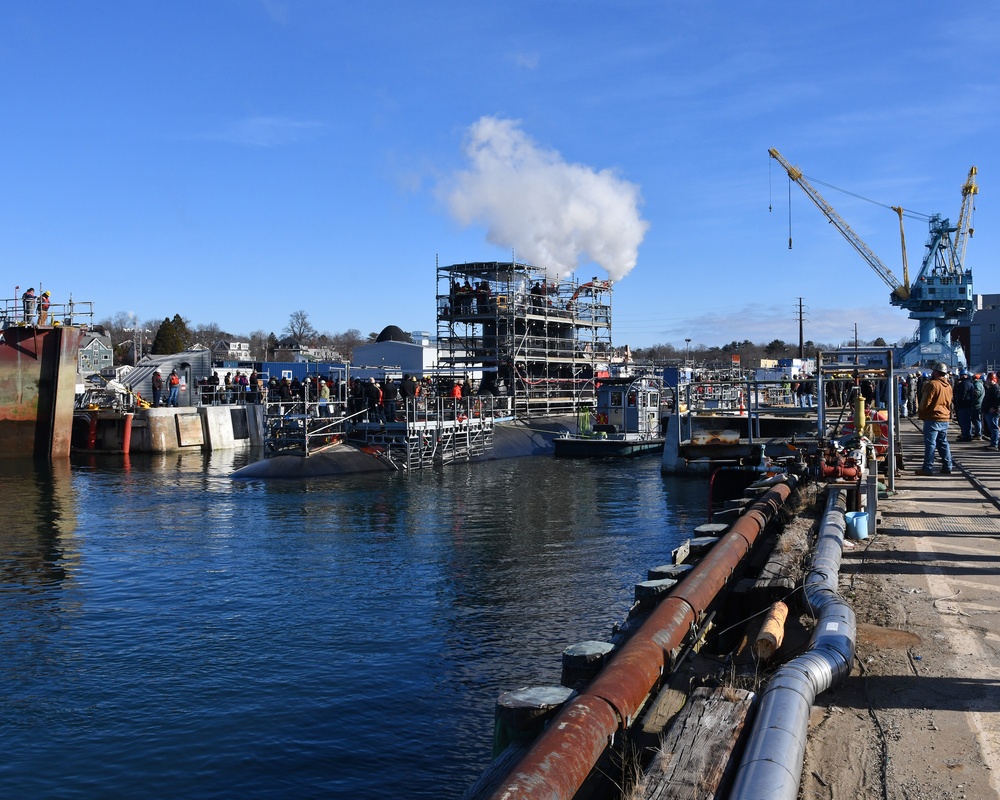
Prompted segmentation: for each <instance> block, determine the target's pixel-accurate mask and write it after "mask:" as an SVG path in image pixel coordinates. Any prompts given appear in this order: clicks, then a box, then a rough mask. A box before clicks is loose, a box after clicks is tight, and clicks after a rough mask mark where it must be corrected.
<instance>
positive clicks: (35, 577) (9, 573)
mask: <svg viewBox="0 0 1000 800" xmlns="http://www.w3.org/2000/svg"><path fill="white" fill-rule="evenodd" d="M0 495H2V496H3V497H4V498H5V502H4V520H3V525H2V526H0V582H2V583H3V584H8V583H15V584H21V585H28V586H30V585H38V586H49V585H53V584H61V583H62V582H63V581H65V580H66V578H67V573H68V571H69V570H68V564H70V563H72V562H73V561H75V560H76V559H77V558H78V556H79V553H78V552H77V542H76V541H75V532H76V528H77V511H76V498H75V493H74V489H73V483H72V474H71V470H70V465H69V464H68V463H67V462H66V461H64V460H63V461H57V462H56V463H55V464H52V465H49V464H45V463H41V462H38V461H32V460H18V461H9V460H0Z"/></svg>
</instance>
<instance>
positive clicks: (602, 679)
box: [491, 477, 795, 800]
mask: <svg viewBox="0 0 1000 800" xmlns="http://www.w3.org/2000/svg"><path fill="white" fill-rule="evenodd" d="M794 482H795V479H794V477H793V478H791V479H790V482H788V483H779V484H776V485H775V486H774V487H772V488H771V489H770V490H769V491H768V492H767V493H766V494H764V495H763V496H762V497H760V498H759V499H758V500H756V501H755V502H754V503H752V504H751V505H750V506H748V508H747V510H746V511H745V512H744V513H743V515H742V516H740V518H739V519H737V520H736V522H735V523H733V526H732V527H731V528H730V529H729V531H728V532H727V533H726V534H725V535H724V536H723V537H722V538H721V539H720V540H719V542H718V543H717V544H716V545H715V546H714V547H713V548H712V549H711V550H710V551H709V553H708V555H706V556H705V557H704V558H703V559H702V560H701V561H700V562H699V563H698V564H697V565H696V566H695V567H694V569H692V570H691V572H690V573H688V575H687V576H686V577H685V578H684V580H682V581H681V582H680V583H679V584H678V585H677V587H675V589H674V590H673V591H672V592H671V593H670V594H669V595H668V596H667V597H666V598H665V599H664V600H663V601H661V602H660V603H659V605H657V607H656V608H655V609H654V610H653V612H652V613H651V614H650V616H649V619H647V620H646V621H645V622H644V623H643V624H642V626H641V627H640V628H639V630H637V631H636V632H635V633H634V634H633V635H632V637H631V638H630V639H629V640H628V641H627V642H626V643H625V645H623V646H622V648H621V649H620V650H619V651H618V652H617V653H616V654H615V655H614V657H613V658H612V659H611V661H610V662H609V663H608V665H607V666H606V667H605V668H604V669H603V670H602V671H601V673H600V674H599V675H598V676H597V677H596V678H594V680H593V681H591V683H590V684H589V685H588V686H587V687H586V688H585V689H583V691H582V692H581V693H580V694H579V695H578V696H577V697H576V698H574V699H573V700H571V701H570V702H569V703H567V704H566V706H565V707H564V708H563V710H562V711H560V712H559V714H558V715H557V716H556V717H555V718H554V719H553V720H552V721H551V722H550V723H549V724H548V727H546V729H545V730H544V731H543V732H542V734H541V735H540V736H539V737H538V739H536V740H535V742H534V743H533V744H532V745H531V747H530V748H529V749H528V751H527V752H526V753H525V754H524V756H523V757H522V758H521V759H520V761H518V762H517V764H516V765H515V766H514V769H513V770H511V772H510V773H508V774H507V776H506V777H505V778H504V779H503V780H502V781H501V782H500V783H499V785H498V788H497V789H496V791H495V792H494V793H493V794H492V795H491V798H492V800H514V798H517V799H518V800H534V799H535V798H537V799H538V800H541V799H542V798H545V800H570V798H572V797H573V796H574V795H575V794H576V793H577V791H578V790H579V789H580V787H581V786H582V785H583V783H584V781H585V780H586V779H587V776H588V775H589V774H590V772H591V771H592V770H593V768H594V766H595V765H596V764H597V762H598V759H599V758H600V757H601V755H602V754H603V753H604V750H605V748H606V747H607V746H608V745H609V744H611V743H612V742H613V741H614V737H615V736H616V735H617V734H618V733H619V732H620V731H622V730H624V729H626V728H628V727H629V726H630V725H631V724H632V722H633V721H634V719H635V716H636V714H638V712H639V711H640V710H641V708H642V707H643V705H644V704H645V702H646V699H647V698H648V697H649V694H650V692H651V691H653V690H654V689H655V688H656V686H657V685H658V683H659V681H660V679H661V677H662V676H663V674H664V673H665V672H666V671H668V670H669V669H670V668H671V667H672V662H673V659H674V658H675V657H676V654H677V653H678V652H679V651H680V649H681V646H682V645H683V643H684V640H685V639H686V638H687V636H688V634H689V633H691V631H692V629H693V628H694V626H695V625H696V624H697V623H699V622H700V621H701V620H703V619H704V617H705V614H706V612H707V610H708V608H709V606H710V605H711V604H712V603H713V602H714V601H715V599H716V597H718V595H719V592H721V591H722V589H724V588H725V586H726V584H727V583H728V582H729V579H730V578H731V577H732V575H733V573H734V572H735V570H736V568H737V567H738V566H739V563H740V561H742V559H743V557H744V556H745V555H746V554H747V552H748V551H749V550H750V548H751V547H752V546H753V544H754V542H756V541H757V537H758V536H760V533H761V532H762V531H763V530H764V527H765V526H766V525H767V523H768V522H769V521H770V520H771V519H772V518H773V517H774V515H775V514H776V513H777V511H778V509H780V508H781V506H782V505H783V504H784V502H785V501H786V500H787V499H788V496H789V495H790V494H791V491H792V488H793V486H794Z"/></svg>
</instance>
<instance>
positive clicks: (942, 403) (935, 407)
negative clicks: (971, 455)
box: [917, 361, 952, 475]
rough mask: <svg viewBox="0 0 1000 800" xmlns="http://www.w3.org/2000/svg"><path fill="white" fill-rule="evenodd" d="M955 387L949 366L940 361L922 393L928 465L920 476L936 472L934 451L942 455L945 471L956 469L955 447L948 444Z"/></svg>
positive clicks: (925, 448) (920, 415)
mask: <svg viewBox="0 0 1000 800" xmlns="http://www.w3.org/2000/svg"><path fill="white" fill-rule="evenodd" d="M951 408H952V388H951V383H949V381H948V365H947V364H945V363H944V362H943V361H939V362H937V363H936V364H935V365H934V367H933V370H932V372H931V378H930V380H928V381H926V382H925V383H924V388H923V391H922V392H921V394H920V411H919V412H918V414H917V416H919V417H920V419H922V420H923V422H924V464H923V467H922V468H921V469H919V470H918V471H917V474H918V475H933V474H934V453H935V452H937V453H938V454H939V455H940V456H941V474H942V475H950V474H951V470H952V462H951V448H950V447H949V446H948V423H949V422H950V421H951Z"/></svg>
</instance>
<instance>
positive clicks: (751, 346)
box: [632, 336, 888, 367]
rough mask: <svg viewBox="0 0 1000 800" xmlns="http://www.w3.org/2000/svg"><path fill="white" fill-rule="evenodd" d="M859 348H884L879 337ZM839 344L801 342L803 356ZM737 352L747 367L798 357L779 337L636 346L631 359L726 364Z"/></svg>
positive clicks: (796, 350) (796, 349) (795, 349)
mask: <svg viewBox="0 0 1000 800" xmlns="http://www.w3.org/2000/svg"><path fill="white" fill-rule="evenodd" d="M858 344H859V345H860V346H863V347H887V346H888V345H887V344H886V342H885V340H884V339H883V338H882V337H881V336H880V337H879V338H877V339H875V340H873V341H870V342H868V341H864V342H858ZM840 346H843V345H834V344H825V343H822V342H814V341H812V340H811V339H810V340H809V341H806V342H804V343H803V345H802V351H803V353H804V355H805V357H806V358H809V357H810V356H813V355H815V353H816V351H817V350H836V349H837V348H838V347H840ZM736 355H738V356H739V357H740V363H741V364H742V365H743V366H745V367H747V366H759V364H760V362H761V360H762V359H782V358H798V357H799V345H798V342H795V343H791V342H786V341H784V340H783V339H772V340H771V341H770V342H768V343H767V344H758V343H756V342H751V341H750V340H749V339H744V340H743V341H742V342H740V341H736V340H733V341H731V342H729V343H728V344H724V345H722V346H721V347H717V346H713V347H708V346H706V345H703V344H697V345H696V344H693V343H692V344H685V345H684V346H682V347H676V346H674V345H672V344H657V345H653V346H652V347H639V348H636V349H634V350H633V351H632V358H634V359H635V360H636V361H640V362H643V363H653V364H672V363H678V362H681V363H683V362H684V361H691V362H694V363H696V364H713V363H718V364H729V363H731V362H732V357H733V356H736Z"/></svg>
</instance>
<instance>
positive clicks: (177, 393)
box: [167, 369, 181, 408]
mask: <svg viewBox="0 0 1000 800" xmlns="http://www.w3.org/2000/svg"><path fill="white" fill-rule="evenodd" d="M167 386H168V387H169V389H170V395H169V397H168V398H167V405H168V406H171V407H172V408H177V407H178V406H179V405H180V404H181V403H180V401H181V379H180V376H179V375H178V374H177V370H175V369H172V370H170V375H168V376H167Z"/></svg>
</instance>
